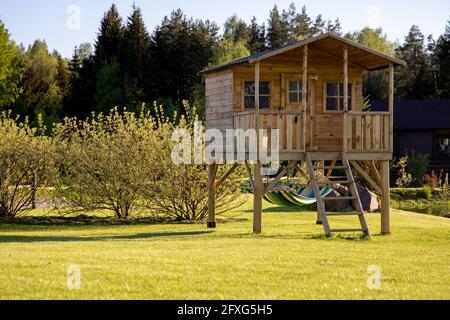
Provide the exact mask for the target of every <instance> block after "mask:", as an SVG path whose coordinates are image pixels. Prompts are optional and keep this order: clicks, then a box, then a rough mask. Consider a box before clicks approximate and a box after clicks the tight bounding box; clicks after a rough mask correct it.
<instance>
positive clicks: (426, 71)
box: [397, 25, 434, 99]
mask: <svg viewBox="0 0 450 320" xmlns="http://www.w3.org/2000/svg"><path fill="white" fill-rule="evenodd" d="M397 54H398V56H399V58H400V59H402V60H404V61H406V63H407V64H408V66H407V67H405V68H403V69H402V70H401V71H400V72H399V74H398V81H397V97H398V98H400V99H428V98H430V97H432V96H433V95H434V88H433V85H432V75H431V72H430V70H431V69H430V65H429V63H428V57H427V51H426V48H425V37H424V35H423V34H422V32H421V31H420V29H419V27H418V26H416V25H413V26H412V27H411V29H410V31H409V33H408V35H407V36H406V38H405V42H404V44H403V45H402V46H401V47H400V48H398V49H397Z"/></svg>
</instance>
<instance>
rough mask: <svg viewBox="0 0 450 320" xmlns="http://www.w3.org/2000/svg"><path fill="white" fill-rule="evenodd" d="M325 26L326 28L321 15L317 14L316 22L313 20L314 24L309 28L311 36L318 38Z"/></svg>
mask: <svg viewBox="0 0 450 320" xmlns="http://www.w3.org/2000/svg"><path fill="white" fill-rule="evenodd" d="M325 26H326V21H325V20H323V18H322V15H321V14H319V15H318V16H317V17H316V20H314V23H313V25H312V27H311V36H313V37H314V36H318V35H320V34H322V33H323V32H324V30H325Z"/></svg>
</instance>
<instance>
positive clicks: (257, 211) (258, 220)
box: [253, 161, 264, 234]
mask: <svg viewBox="0 0 450 320" xmlns="http://www.w3.org/2000/svg"><path fill="white" fill-rule="evenodd" d="M254 184H255V190H254V193H253V233H255V234H260V233H261V225H262V201H263V193H264V190H263V179H262V175H261V162H260V161H257V162H256V164H255V178H254Z"/></svg>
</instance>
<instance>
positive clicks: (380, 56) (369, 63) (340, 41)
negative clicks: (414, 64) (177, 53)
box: [202, 33, 406, 74]
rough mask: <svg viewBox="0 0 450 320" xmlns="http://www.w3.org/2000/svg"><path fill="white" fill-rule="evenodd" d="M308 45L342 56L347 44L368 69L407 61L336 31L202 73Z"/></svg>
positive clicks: (354, 60)
mask: <svg viewBox="0 0 450 320" xmlns="http://www.w3.org/2000/svg"><path fill="white" fill-rule="evenodd" d="M305 45H308V46H309V47H311V48H314V49H316V50H319V51H323V52H326V53H327V54H329V55H332V56H335V57H340V56H342V46H343V45H345V46H347V49H348V59H349V61H351V62H352V63H353V64H355V65H358V66H360V67H361V68H363V69H366V70H368V71H374V70H380V69H385V68H388V67H389V65H390V64H393V65H394V66H406V62H404V61H402V60H399V59H397V58H394V57H390V56H388V55H386V54H384V53H381V52H378V51H376V50H373V49H370V48H368V47H366V46H363V45H361V44H359V43H356V42H354V41H351V40H348V39H346V38H343V37H341V36H339V35H337V34H334V33H325V34H322V35H320V36H317V37H312V38H309V39H306V40H303V41H299V42H296V43H293V44H290V45H287V46H285V47H282V48H279V49H274V50H268V51H264V52H260V53H256V54H254V55H251V56H248V57H245V58H242V59H238V60H235V61H232V62H230V63H227V64H224V65H221V66H217V67H214V68H210V69H206V70H203V71H202V73H205V74H209V73H215V72H219V71H222V70H226V69H229V68H232V67H234V66H237V65H242V64H251V63H255V62H257V61H263V60H264V59H267V58H270V57H273V56H276V55H279V54H282V53H285V52H288V51H291V50H294V49H297V48H299V47H303V46H305Z"/></svg>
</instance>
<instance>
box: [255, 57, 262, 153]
mask: <svg viewBox="0 0 450 320" xmlns="http://www.w3.org/2000/svg"><path fill="white" fill-rule="evenodd" d="M259 82H260V63H259V61H257V62H255V130H256V155H257V159H258V160H259V150H260V147H261V146H260V145H259V129H260V128H259Z"/></svg>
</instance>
